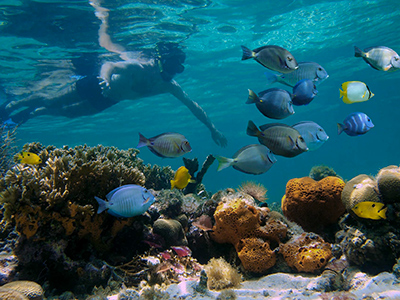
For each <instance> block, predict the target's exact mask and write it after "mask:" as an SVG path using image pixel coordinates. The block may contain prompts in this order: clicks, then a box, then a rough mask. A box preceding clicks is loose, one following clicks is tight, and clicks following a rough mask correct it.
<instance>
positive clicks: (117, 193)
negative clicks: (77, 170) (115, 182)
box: [94, 184, 155, 218]
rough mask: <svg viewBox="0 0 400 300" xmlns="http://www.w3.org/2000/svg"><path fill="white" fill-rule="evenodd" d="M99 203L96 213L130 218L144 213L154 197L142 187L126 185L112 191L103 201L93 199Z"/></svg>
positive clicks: (97, 198)
mask: <svg viewBox="0 0 400 300" xmlns="http://www.w3.org/2000/svg"><path fill="white" fill-rule="evenodd" d="M94 198H95V199H96V200H97V202H98V203H99V208H98V210H97V213H98V214H99V213H101V212H103V211H105V210H106V209H107V212H108V213H109V214H110V215H112V216H114V217H117V218H130V217H134V216H139V215H141V214H143V213H145V212H146V211H147V210H148V209H149V207H150V205H152V204H153V203H154V201H155V198H154V196H153V195H152V194H151V193H150V192H149V191H148V190H147V189H145V188H144V187H142V186H140V185H136V184H127V185H123V186H120V187H117V188H116V189H114V190H112V191H111V192H109V193H108V194H107V195H106V198H107V200H108V202H107V201H104V200H103V199H100V198H99V197H94Z"/></svg>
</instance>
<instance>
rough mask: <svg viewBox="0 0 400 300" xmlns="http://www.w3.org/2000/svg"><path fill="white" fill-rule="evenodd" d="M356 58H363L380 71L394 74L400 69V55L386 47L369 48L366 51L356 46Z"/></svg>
mask: <svg viewBox="0 0 400 300" xmlns="http://www.w3.org/2000/svg"><path fill="white" fill-rule="evenodd" d="M354 56H355V57H362V58H363V59H364V60H365V61H366V62H367V64H369V65H370V66H371V67H372V68H374V69H376V70H379V71H388V72H393V71H396V70H398V69H400V57H399V55H398V54H397V53H396V51H394V50H393V49H390V48H388V47H385V46H377V47H369V48H366V49H364V51H362V50H361V49H360V48H358V47H356V46H354Z"/></svg>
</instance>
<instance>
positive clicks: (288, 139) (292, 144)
mask: <svg viewBox="0 0 400 300" xmlns="http://www.w3.org/2000/svg"><path fill="white" fill-rule="evenodd" d="M247 134H248V135H250V136H256V137H257V138H258V141H259V142H260V143H261V144H263V145H265V146H267V147H268V148H269V149H270V150H271V151H272V153H274V154H276V155H281V156H285V157H294V156H297V155H299V154H301V153H303V152H305V151H308V147H307V144H306V142H305V141H304V139H303V137H302V136H301V135H300V133H299V132H298V131H297V130H296V129H294V128H292V127H290V126H289V125H286V124H280V123H270V124H265V125H262V126H260V129H258V128H257V126H256V125H255V124H254V123H253V122H252V121H249V124H248V125H247Z"/></svg>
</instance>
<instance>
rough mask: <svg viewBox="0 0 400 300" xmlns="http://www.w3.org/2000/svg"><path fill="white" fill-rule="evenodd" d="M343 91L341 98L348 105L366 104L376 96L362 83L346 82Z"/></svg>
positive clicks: (341, 91)
mask: <svg viewBox="0 0 400 300" xmlns="http://www.w3.org/2000/svg"><path fill="white" fill-rule="evenodd" d="M342 89H343V90H341V89H339V92H340V98H342V97H343V102H344V103H346V104H352V103H357V102H364V101H367V100H369V99H371V98H372V97H373V96H375V95H374V94H373V93H372V92H371V90H370V89H369V87H368V86H367V85H366V84H365V83H364V82H361V81H347V82H344V83H343V84H342Z"/></svg>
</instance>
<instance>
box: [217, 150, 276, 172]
mask: <svg viewBox="0 0 400 300" xmlns="http://www.w3.org/2000/svg"><path fill="white" fill-rule="evenodd" d="M216 158H217V160H218V163H219V164H218V171H221V170H222V169H225V168H227V167H230V166H232V167H233V168H234V169H236V170H239V171H241V172H243V173H247V174H254V175H258V174H263V173H265V172H267V171H268V170H269V169H270V168H271V167H272V165H273V164H274V163H275V162H276V158H275V156H274V155H273V154H272V152H271V150H269V149H268V148H267V147H266V146H264V145H261V144H252V145H248V146H245V147H243V148H241V149H239V151H237V152H236V153H235V155H234V156H233V158H226V157H223V156H216Z"/></svg>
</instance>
